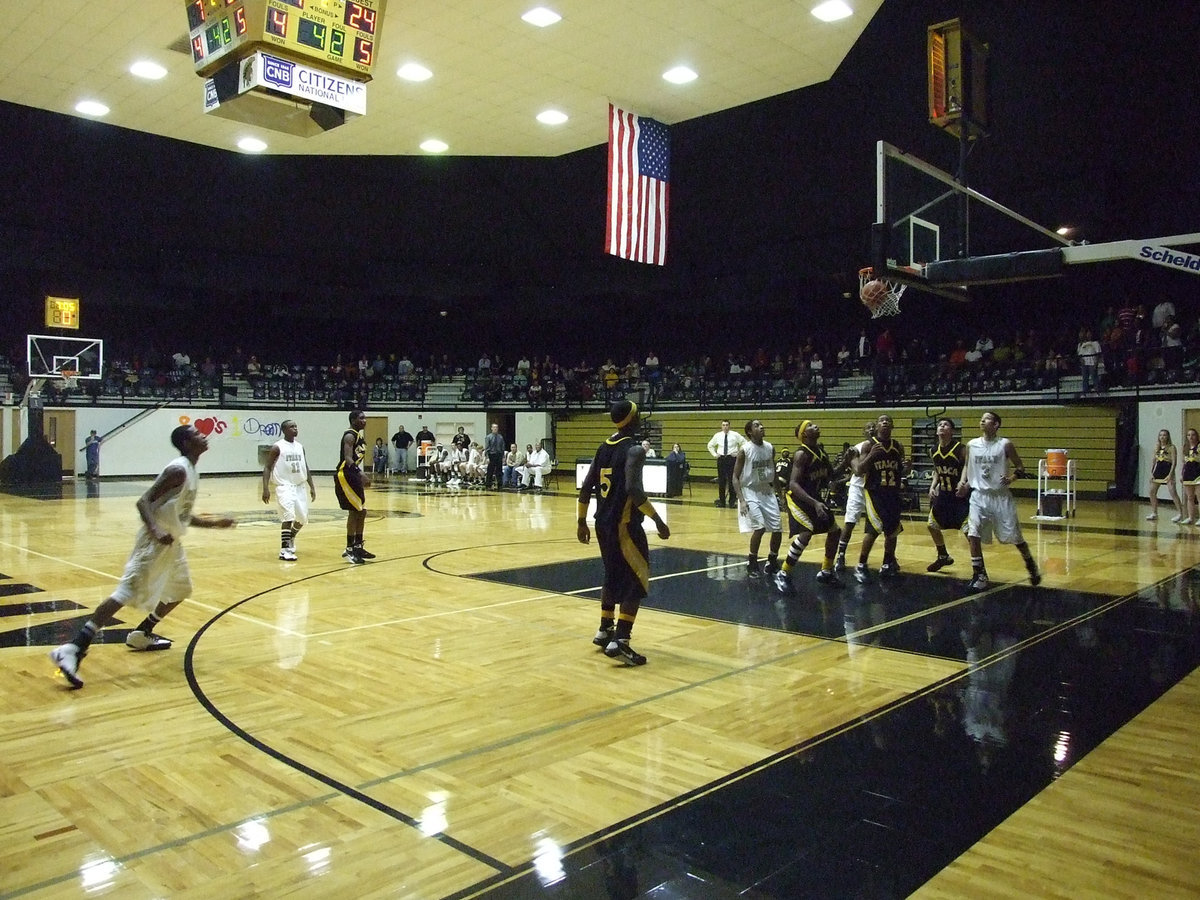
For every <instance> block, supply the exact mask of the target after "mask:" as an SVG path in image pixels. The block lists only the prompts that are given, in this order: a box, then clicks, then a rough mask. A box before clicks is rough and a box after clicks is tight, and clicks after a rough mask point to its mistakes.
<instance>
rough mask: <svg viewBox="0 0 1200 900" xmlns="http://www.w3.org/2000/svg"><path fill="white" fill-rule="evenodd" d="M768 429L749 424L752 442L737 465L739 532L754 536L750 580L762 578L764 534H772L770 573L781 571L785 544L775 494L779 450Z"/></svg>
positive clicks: (744, 447)
mask: <svg viewBox="0 0 1200 900" xmlns="http://www.w3.org/2000/svg"><path fill="white" fill-rule="evenodd" d="M765 433H766V429H764V428H763V423H762V422H761V421H760V420H758V419H751V420H750V421H749V422H747V423H746V437H748V438H749V440H748V441H746V442H745V443H743V444H742V445H741V447H739V448H738V452H737V459H736V460H734V463H733V492H734V494H735V495H736V496H737V508H738V531H740V532H741V533H742V534H749V535H750V554H749V556H748V558H747V563H746V572H747V574H748V575H749V577H750V578H761V577H762V571H761V570H760V569H759V567H758V548H759V547H760V546H761V545H762V539H763V535H764V534H765V533H766V532H767V531H770V532H771V544H770V550H769V552H768V554H767V574H768V575H770V574H773V573H774V572H776V571H778V569H779V545H780V544H781V543H782V542H783V519H782V517H781V516H780V513H779V498H778V497H777V496H776V494H775V448H774V447H772V446H771V444H770V442H768V441H764V440H763V435H764V434H765Z"/></svg>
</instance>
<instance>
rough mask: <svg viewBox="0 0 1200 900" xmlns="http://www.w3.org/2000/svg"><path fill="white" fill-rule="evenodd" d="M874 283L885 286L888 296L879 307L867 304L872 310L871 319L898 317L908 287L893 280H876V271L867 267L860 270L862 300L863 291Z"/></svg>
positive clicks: (859, 293) (860, 296) (859, 286)
mask: <svg viewBox="0 0 1200 900" xmlns="http://www.w3.org/2000/svg"><path fill="white" fill-rule="evenodd" d="M872 281H878V282H880V283H881V284H883V286H884V287H886V288H887V296H886V297H884V299H883V302H882V303H880V304H878V305H877V306H873V305H871V304H867V308H868V309H869V310H871V318H872V319H878V318H880V317H881V316H894V315H897V314H898V313H899V312H900V297H901V296H903V294H904V289H905V288H906V287H908V285H907V284H905V283H904V282H903V281H895V280H893V279H891V278H876V277H875V270H874V269H873V268H871V267H870V266H867V268H865V269H859V270H858V296H859V298H860V299H861V298H862V292H863V289H864V288H865V287H866V286H867V285H868V284H869V283H870V282H872ZM864 302H865V301H864Z"/></svg>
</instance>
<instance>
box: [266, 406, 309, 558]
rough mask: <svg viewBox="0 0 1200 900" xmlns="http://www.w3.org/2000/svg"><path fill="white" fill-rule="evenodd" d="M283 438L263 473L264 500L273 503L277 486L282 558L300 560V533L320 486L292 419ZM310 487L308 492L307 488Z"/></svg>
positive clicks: (284, 425)
mask: <svg viewBox="0 0 1200 900" xmlns="http://www.w3.org/2000/svg"><path fill="white" fill-rule="evenodd" d="M279 427H280V429H281V430H282V431H283V437H282V438H281V439H280V440H278V441H276V442H275V443H274V444H272V445H271V452H270V453H269V454H268V455H267V464H266V465H265V466H263V472H262V501H263V503H270V502H271V485H272V484H274V485H275V509H276V510H277V511H278V512H279V523H280V524H279V558H280V559H283V560H287V561H289V562H291V561H294V560H295V559H296V532H298V531H299V530H300V529H301V528H303V527H304V526H305V525H307V524H308V502H309V500H310V499H311V500H316V499H317V487H316V485H314V484H313V479H312V472H311V471H309V468H308V460H307V459H306V458H305V456H304V447H302V446H301V445H300V442H299V441H298V440H296V435H297V434H299V433H300V429H299V428H297V427H296V423H295V422H293V421H292V420H291V419H284V421H283V423H282V424H281V425H280V426H279ZM305 484H307V485H308V490H307V491H305V489H304V485H305Z"/></svg>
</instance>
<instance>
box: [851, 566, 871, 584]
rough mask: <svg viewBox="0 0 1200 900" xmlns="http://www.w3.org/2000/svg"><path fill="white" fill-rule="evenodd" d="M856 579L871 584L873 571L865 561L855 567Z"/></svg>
mask: <svg viewBox="0 0 1200 900" xmlns="http://www.w3.org/2000/svg"><path fill="white" fill-rule="evenodd" d="M854 580H855V581H857V582H858V583H859V584H869V583H870V581H871V572H870V570H869V569H868V568H867V567H866V565H864V564H863V563H859V564H858V565H857V566H855V567H854Z"/></svg>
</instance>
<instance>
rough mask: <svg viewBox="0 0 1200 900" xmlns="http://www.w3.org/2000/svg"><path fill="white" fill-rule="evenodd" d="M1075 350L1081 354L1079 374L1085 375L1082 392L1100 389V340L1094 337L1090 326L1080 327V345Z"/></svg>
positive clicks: (1087, 392) (1086, 392)
mask: <svg viewBox="0 0 1200 900" xmlns="http://www.w3.org/2000/svg"><path fill="white" fill-rule="evenodd" d="M1075 352H1076V353H1077V354H1078V356H1079V374H1080V375H1081V376H1083V387H1082V392H1083V393H1085V394H1090V393H1091V392H1092V391H1098V390H1100V354H1101V352H1102V351H1101V347H1100V342H1099V341H1097V340H1095V339H1094V338H1093V337H1092V331H1091V329H1090V328H1080V329H1079V345H1078V347H1076V349H1075Z"/></svg>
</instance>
